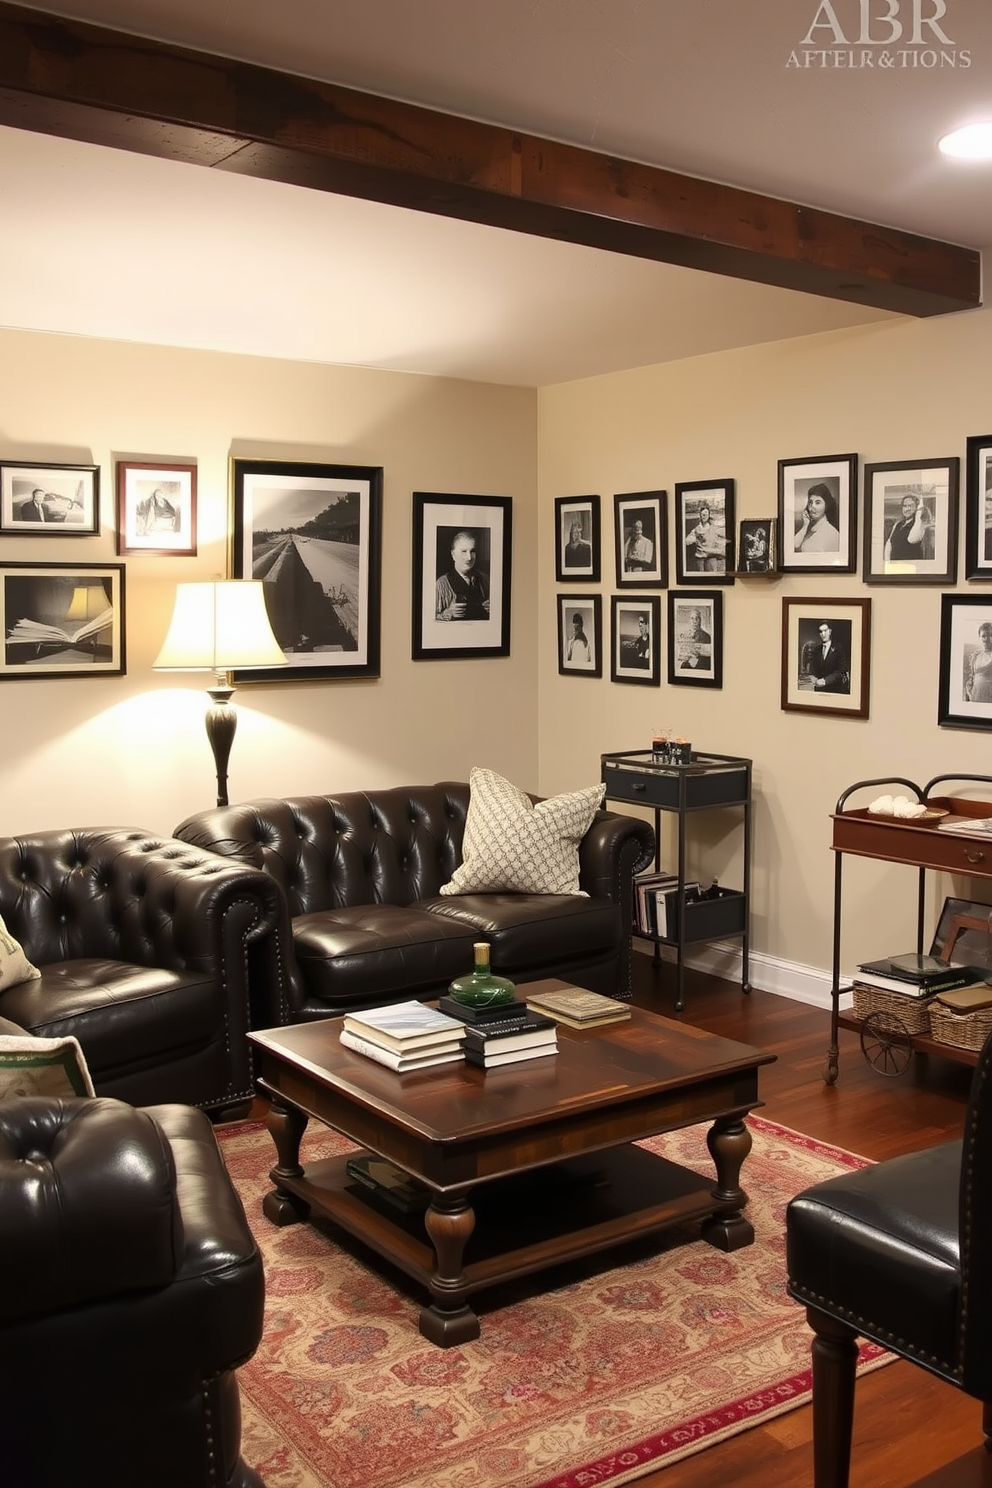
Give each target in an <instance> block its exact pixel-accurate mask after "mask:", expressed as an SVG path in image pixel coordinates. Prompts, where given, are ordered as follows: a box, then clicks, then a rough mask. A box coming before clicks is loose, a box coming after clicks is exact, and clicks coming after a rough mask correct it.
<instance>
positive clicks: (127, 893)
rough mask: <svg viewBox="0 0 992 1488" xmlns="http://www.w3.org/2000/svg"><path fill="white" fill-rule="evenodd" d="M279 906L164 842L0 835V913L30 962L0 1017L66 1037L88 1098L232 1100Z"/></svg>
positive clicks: (219, 862)
mask: <svg viewBox="0 0 992 1488" xmlns="http://www.w3.org/2000/svg"><path fill="white" fill-rule="evenodd" d="M280 911H281V906H280V901H279V895H278V892H277V891H276V889H275V886H274V885H273V883H272V882H271V880H270V879H269V878H268V877H267V875H266V874H264V873H258V872H256V871H255V870H253V869H251V868H246V867H244V866H243V865H241V864H236V863H232V862H230V861H226V860H225V859H223V858H219V857H216V856H214V855H213V854H211V853H204V852H198V851H196V850H195V849H192V848H190V847H189V846H188V845H187V844H185V843H182V842H177V841H175V840H174V839H172V838H165V839H163V838H159V837H155V836H153V835H151V834H149V833H146V832H142V831H140V830H133V829H129V828H92V829H80V830H65V831H45V832H37V833H34V834H32V835H30V836H20V837H4V838H0V916H2V918H3V920H4V922H5V923H6V925H7V928H8V929H9V931H10V933H11V934H12V935H14V936H15V937H16V938H17V939H18V940H19V941H20V942H21V944H22V945H23V947H24V949H25V951H26V953H27V955H28V957H29V959H30V960H31V961H32V962H33V963H34V965H35V966H37V967H38V969H39V970H40V971H41V977H40V978H39V979H35V980H32V981H28V982H22V983H20V984H19V985H16V986H13V987H9V988H7V990H6V991H4V992H0V1017H3V1018H6V1019H9V1020H10V1021H11V1022H13V1023H15V1024H17V1025H18V1027H19V1028H20V1029H22V1030H23V1031H25V1032H28V1033H32V1034H35V1035H37V1036H39V1037H46V1038H54V1037H60V1036H63V1035H66V1034H74V1035H75V1036H76V1037H77V1038H78V1039H79V1042H80V1044H81V1045H82V1049H83V1053H84V1055H85V1056H86V1062H87V1064H88V1066H89V1070H90V1074H91V1076H92V1078H93V1083H94V1086H95V1088H96V1092H97V1094H98V1095H109V1096H116V1097H118V1098H119V1099H121V1100H128V1101H131V1102H133V1103H134V1104H139V1105H148V1104H151V1103H153V1102H156V1101H181V1102H183V1103H185V1104H188V1105H194V1106H202V1107H205V1108H222V1107H225V1106H232V1105H236V1104H238V1103H239V1102H243V1101H245V1100H249V1099H250V1098H251V1097H252V1095H253V1094H254V1086H253V1080H252V1065H251V1052H250V1048H249V1045H248V1040H247V1038H246V1034H247V1031H248V1028H249V1027H250V1026H251V1012H250V1007H249V986H250V984H251V980H252V977H253V976H254V978H255V979H256V980H257V982H258V983H259V984H260V985H262V984H264V983H265V982H266V981H267V980H268V979H269V978H272V979H275V980H278V977H279V974H280V973H279V966H280V950H279V947H278V944H277V941H276V937H277V933H278V925H279V917H280ZM257 1026H259V1027H262V1026H263V1023H259V1024H258V1025H257Z"/></svg>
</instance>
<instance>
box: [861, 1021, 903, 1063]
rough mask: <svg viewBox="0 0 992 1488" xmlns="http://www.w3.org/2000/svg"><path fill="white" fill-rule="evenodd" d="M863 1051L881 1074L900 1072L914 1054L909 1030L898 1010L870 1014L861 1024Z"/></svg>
mask: <svg viewBox="0 0 992 1488" xmlns="http://www.w3.org/2000/svg"><path fill="white" fill-rule="evenodd" d="M861 1052H862V1054H863V1055H864V1056H865V1058H866V1059H867V1061H868V1063H869V1064H870V1065H871V1067H872V1069H877V1070H878V1072H879V1074H880V1075H901V1074H903V1073H904V1072H905V1071H906V1070H907V1069H909V1063H910V1060H911V1059H912V1057H913V1044H912V1040H911V1039H910V1036H909V1029H908V1028H907V1027H906V1025H905V1023H904V1022H903V1021H902V1019H901V1018H900V1017H897V1015H896V1014H895V1013H887V1012H881V1011H878V1012H874V1013H869V1014H868V1016H867V1018H865V1020H864V1022H863V1023H862V1025H861Z"/></svg>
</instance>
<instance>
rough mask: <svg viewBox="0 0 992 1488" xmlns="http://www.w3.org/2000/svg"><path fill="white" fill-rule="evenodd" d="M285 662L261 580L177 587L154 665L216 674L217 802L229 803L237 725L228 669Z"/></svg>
mask: <svg viewBox="0 0 992 1488" xmlns="http://www.w3.org/2000/svg"><path fill="white" fill-rule="evenodd" d="M286 665H287V661H286V656H285V653H284V652H283V650H282V648H281V647H280V645H279V642H278V641H277V640H276V638H275V636H274V635H273V633H272V626H271V625H270V624H269V617H268V614H267V612H266V608H265V595H264V593H263V589H262V584H261V581H260V580H258V579H217V580H213V581H212V582H210V583H203V584H178V585H177V586H176V603H175V608H174V610H173V612H172V620H171V622H170V624H169V633H168V635H167V636H166V638H165V642H164V644H163V646H162V649H161V651H160V652H159V653H158V656H157V657H156V658H155V660H154V662H153V663H152V666H153V669H154V670H155V671H157V672H214V673H216V676H217V682H216V685H215V686H213V687H208V688H207V692H208V693H209V695H210V699H211V704H210V707H209V708H208V709H207V719H206V722H207V738H208V739H209V740H210V747H211V749H212V750H213V753H214V765H215V768H216V771H217V805H218V806H226V805H227V804H228V800H227V762H228V759H229V758H230V754H231V745H232V744H233V743H234V733H235V730H236V728H237V726H238V715H237V714H236V713H235V711H234V708H233V706H232V704H231V698H232V696H233V695H234V688H233V687H232V686H231V683H230V679H229V677H228V675H227V674H228V671H229V670H231V669H232V668H235V667H271V666H286Z"/></svg>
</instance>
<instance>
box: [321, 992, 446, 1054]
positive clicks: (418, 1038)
mask: <svg viewBox="0 0 992 1488" xmlns="http://www.w3.org/2000/svg"><path fill="white" fill-rule="evenodd" d="M344 1027H345V1029H346V1030H347V1031H348V1032H349V1033H354V1034H357V1035H358V1037H359V1038H366V1039H374V1040H375V1042H376V1043H378V1044H381V1045H382V1046H383V1047H385V1048H389V1049H413V1048H415V1047H421V1048H422V1047H424V1046H425V1045H428V1046H429V1045H432V1044H436V1043H439V1042H441V1043H443V1042H449V1043H450V1042H451V1041H452V1039H454V1038H455V1037H458V1038H461V1037H464V1034H465V1024H464V1023H463V1022H461V1021H460V1020H459V1019H458V1018H449V1017H448V1016H447V1014H446V1013H441V1012H439V1011H438V1010H437V1008H432V1007H428V1006H427V1004H426V1003H424V1002H394V1003H391V1004H390V1005H389V1006H388V1007H381V1008H369V1009H367V1010H365V1011H363V1012H360V1013H346V1014H345V1017H344Z"/></svg>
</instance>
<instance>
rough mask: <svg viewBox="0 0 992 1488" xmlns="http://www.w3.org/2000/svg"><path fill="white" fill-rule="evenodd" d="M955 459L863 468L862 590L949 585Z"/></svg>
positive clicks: (954, 563)
mask: <svg viewBox="0 0 992 1488" xmlns="http://www.w3.org/2000/svg"><path fill="white" fill-rule="evenodd" d="M959 464H960V462H959V461H958V459H957V457H956V456H955V457H954V458H950V459H944V460H893V461H889V462H888V463H887V464H885V465H866V466H865V564H864V580H865V583H866V584H953V583H954V582H955V581H956V579H957V571H958V473H959Z"/></svg>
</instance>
